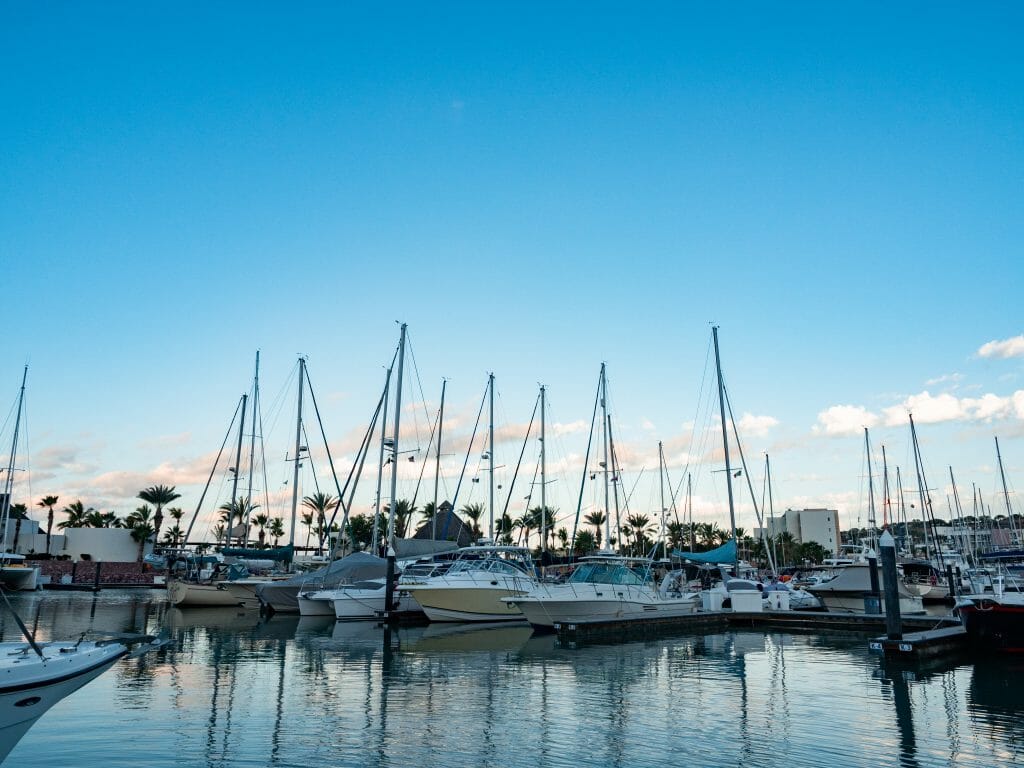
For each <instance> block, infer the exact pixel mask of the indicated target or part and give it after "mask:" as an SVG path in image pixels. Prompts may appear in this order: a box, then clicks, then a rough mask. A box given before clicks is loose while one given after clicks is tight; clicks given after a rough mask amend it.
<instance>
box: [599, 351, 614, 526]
mask: <svg viewBox="0 0 1024 768" xmlns="http://www.w3.org/2000/svg"><path fill="white" fill-rule="evenodd" d="M601 422H602V424H601V426H602V427H603V429H602V432H604V539H605V541H611V536H612V525H611V511H610V510H609V508H608V379H607V378H605V364H604V363H601Z"/></svg>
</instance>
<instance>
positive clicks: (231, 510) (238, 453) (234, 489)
mask: <svg viewBox="0 0 1024 768" xmlns="http://www.w3.org/2000/svg"><path fill="white" fill-rule="evenodd" d="M248 399H249V395H248V394H244V395H242V408H241V411H242V413H241V416H240V417H239V419H238V447H237V448H236V450H235V466H234V470H235V471H234V473H233V474H234V479H233V480H232V481H231V506H230V507H228V514H227V518H228V519H227V521H226V523H227V524H226V525H225V526H224V546H226V547H230V546H231V526H232V525H234V522H235V511H236V507H235V504H236V503H237V502H238V476H239V475H240V474H241V466H240V464H241V461H242V438H243V437H244V436H245V408H246V401H247V400H248Z"/></svg>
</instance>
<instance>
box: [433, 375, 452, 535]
mask: <svg viewBox="0 0 1024 768" xmlns="http://www.w3.org/2000/svg"><path fill="white" fill-rule="evenodd" d="M447 386H448V380H447V379H441V408H440V410H439V411H438V412H437V455H436V456H435V457H434V514H433V517H432V518H431V521H432V522H433V529H434V532H433V535H432V536H431V538H432V539H437V487H438V483H440V482H441V430H442V429H443V427H444V391H445V388H446V387H447Z"/></svg>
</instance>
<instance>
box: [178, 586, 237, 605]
mask: <svg viewBox="0 0 1024 768" xmlns="http://www.w3.org/2000/svg"><path fill="white" fill-rule="evenodd" d="M223 585H224V582H217V581H213V582H195V581H185V580H182V579H168V580H167V600H168V601H169V602H170V603H171V605H174V606H177V607H178V608H193V607H196V608H198V607H202V608H212V607H214V606H239V605H241V604H242V600H240V599H239V598H238V597H236V596H235V595H233V594H231V592H229V591H227V590H226V589H224V588H223Z"/></svg>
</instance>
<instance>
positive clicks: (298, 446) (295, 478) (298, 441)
mask: <svg viewBox="0 0 1024 768" xmlns="http://www.w3.org/2000/svg"><path fill="white" fill-rule="evenodd" d="M305 386H306V358H304V357H301V356H300V357H299V405H298V412H297V413H296V415H295V471H294V472H293V473H292V527H291V532H290V533H289V535H288V546H289V547H294V546H295V519H296V516H297V515H298V511H299V468H300V467H301V466H302V462H301V461H300V459H301V458H302V456H301V452H302V390H303V389H304V388H305Z"/></svg>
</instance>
